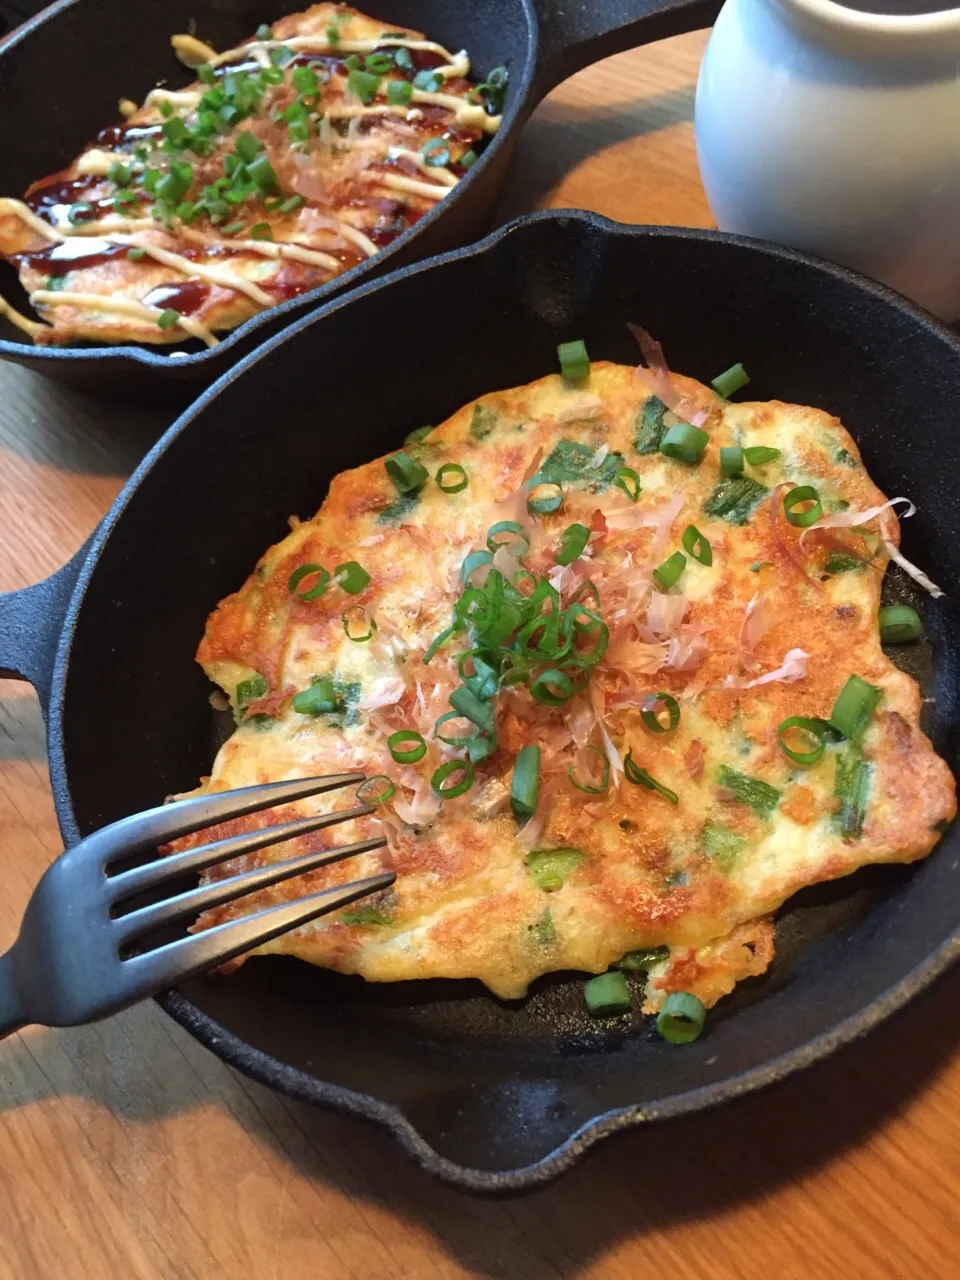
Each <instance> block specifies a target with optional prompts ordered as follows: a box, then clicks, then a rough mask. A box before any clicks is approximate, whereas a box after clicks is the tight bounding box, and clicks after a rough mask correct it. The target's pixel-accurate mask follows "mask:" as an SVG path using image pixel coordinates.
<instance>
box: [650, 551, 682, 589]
mask: <svg viewBox="0 0 960 1280" xmlns="http://www.w3.org/2000/svg"><path fill="white" fill-rule="evenodd" d="M686 567H687V557H686V556H685V555H684V554H683V552H682V551H675V552H674V553H673V555H672V556H667V558H666V560H664V562H663V564H661V565H658V566H657V568H656V569H654V571H653V579H654V581H655V582H656V584H657V586H658V587H661V588H662V589H663V590H664V591H669V590H670V588H671V587H673V586H676V584H677V582H678V580H679V578H680V575H681V573H683V571H684V569H685V568H686Z"/></svg>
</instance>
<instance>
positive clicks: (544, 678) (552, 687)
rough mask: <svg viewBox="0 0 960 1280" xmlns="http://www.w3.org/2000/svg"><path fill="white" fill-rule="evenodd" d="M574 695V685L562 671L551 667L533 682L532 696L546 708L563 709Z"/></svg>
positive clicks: (531, 685)
mask: <svg viewBox="0 0 960 1280" xmlns="http://www.w3.org/2000/svg"><path fill="white" fill-rule="evenodd" d="M572 695H573V683H572V682H571V680H570V679H569V677H568V676H565V675H564V673H563V672H562V671H558V670H557V669H556V668H553V667H550V668H548V669H547V670H546V671H541V672H540V674H539V675H538V676H536V677H535V678H534V680H532V681H531V684H530V696H531V697H532V698H533V700H534V702H539V703H540V705H541V706H544V707H562V706H563V704H564V703H565V702H568V701H569V700H570V698H571V697H572Z"/></svg>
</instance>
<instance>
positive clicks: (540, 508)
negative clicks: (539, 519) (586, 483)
mask: <svg viewBox="0 0 960 1280" xmlns="http://www.w3.org/2000/svg"><path fill="white" fill-rule="evenodd" d="M562 505H563V490H562V489H561V488H560V486H559V485H558V484H554V483H553V482H552V481H541V482H540V483H539V484H536V485H534V486H533V488H532V489H531V490H530V493H529V496H528V497H527V510H528V511H529V512H530V514H531V515H534V516H548V515H552V513H553V512H554V511H559V510H560V508H561V506H562Z"/></svg>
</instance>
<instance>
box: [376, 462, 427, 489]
mask: <svg viewBox="0 0 960 1280" xmlns="http://www.w3.org/2000/svg"><path fill="white" fill-rule="evenodd" d="M383 465H384V467H385V468H386V472H387V475H388V476H389V477H390V479H391V480H392V481H393V483H394V484H395V485H396V487H397V491H398V492H399V493H413V491H414V490H415V489H419V488H421V486H422V485H423V484H425V483H426V481H427V479H428V477H429V474H430V473H429V472H428V471H427V468H426V467H425V466H424V465H423V463H422V462H417V460H416V459H415V458H411V457H410V455H409V454H408V453H395V454H393V456H392V457H390V458H387V459H386V461H385V462H384V464H383Z"/></svg>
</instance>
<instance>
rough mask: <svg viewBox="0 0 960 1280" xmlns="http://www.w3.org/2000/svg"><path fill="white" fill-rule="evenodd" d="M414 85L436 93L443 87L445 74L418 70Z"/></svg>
mask: <svg viewBox="0 0 960 1280" xmlns="http://www.w3.org/2000/svg"><path fill="white" fill-rule="evenodd" d="M413 87H414V88H415V89H422V90H424V91H425V92H426V93H436V92H437V90H438V89H442V88H443V76H441V75H439V74H438V73H437V72H436V71H418V72H417V74H416V75H415V76H414V77H413Z"/></svg>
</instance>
